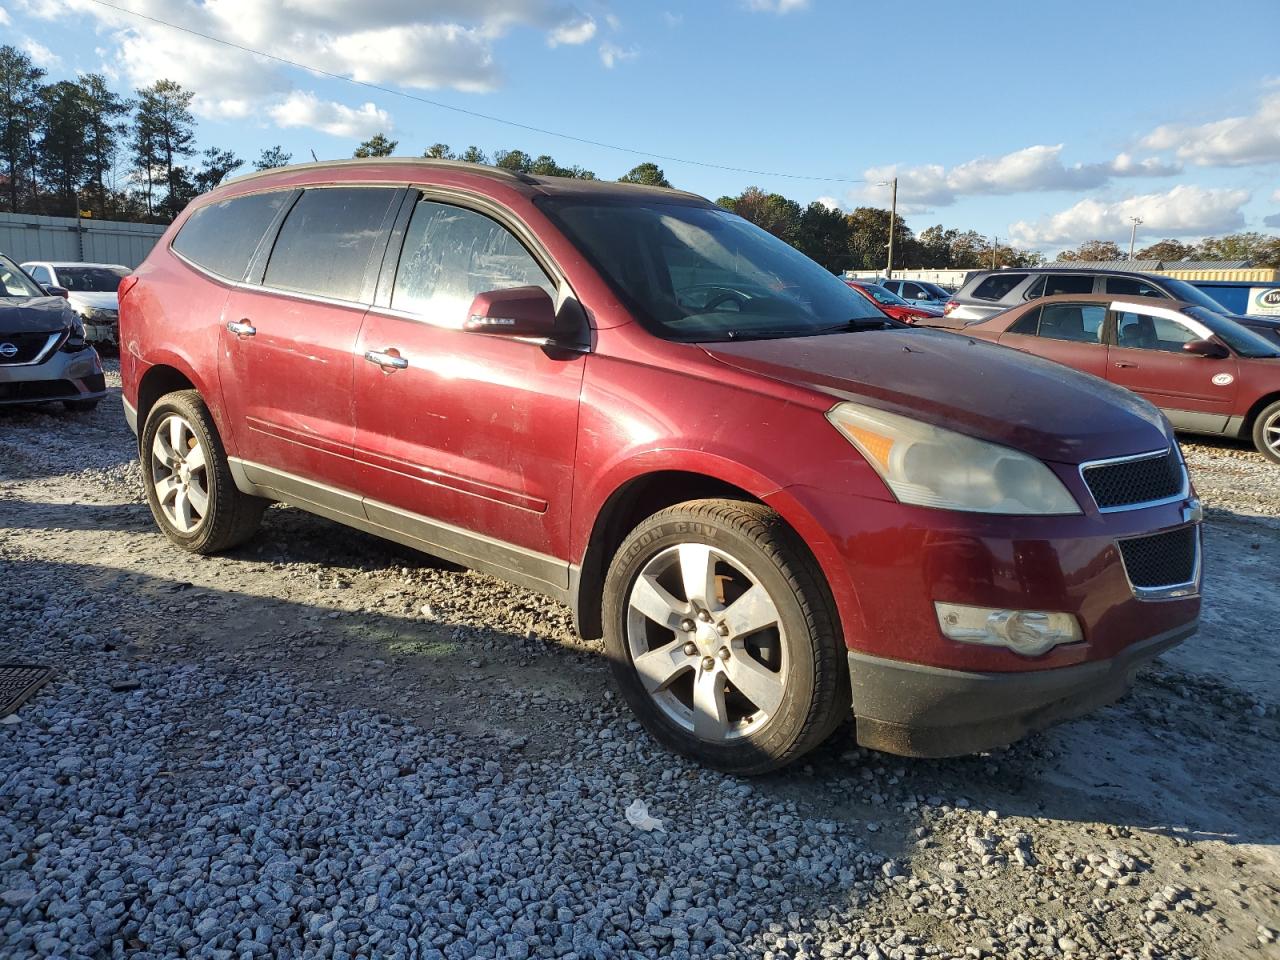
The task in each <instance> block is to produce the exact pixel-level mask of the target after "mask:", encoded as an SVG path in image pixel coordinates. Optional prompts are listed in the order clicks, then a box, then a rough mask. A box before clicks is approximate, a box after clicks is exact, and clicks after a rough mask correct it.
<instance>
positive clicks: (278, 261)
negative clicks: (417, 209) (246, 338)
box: [262, 187, 400, 301]
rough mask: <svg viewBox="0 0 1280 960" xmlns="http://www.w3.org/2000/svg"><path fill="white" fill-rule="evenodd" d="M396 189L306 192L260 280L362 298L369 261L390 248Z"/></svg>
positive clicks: (282, 287)
mask: <svg viewBox="0 0 1280 960" xmlns="http://www.w3.org/2000/svg"><path fill="white" fill-rule="evenodd" d="M399 193H400V191H399V189H398V188H390V189H387V188H382V187H325V188H320V189H315V190H308V191H306V192H305V193H303V195H302V198H301V199H300V200H298V202H297V203H296V204H295V205H294V207H293V209H292V210H290V211H289V216H288V217H286V218H285V221H284V224H283V225H282V226H281V227H280V235H279V236H278V237H277V238H276V243H275V247H274V248H273V249H272V251H271V259H270V261H268V263H267V272H266V274H265V275H264V276H263V278H262V282H263V283H264V284H266V285H267V286H268V287H275V288H277V289H279V290H292V291H295V292H297V293H311V294H315V295H317V296H322V297H332V298H333V299H335V300H353V301H355V300H360V299H361V296H362V293H363V288H364V278H365V274H366V272H367V271H368V267H369V260H370V258H371V257H372V256H373V254H374V252H375V250H376V251H377V252H378V253H379V254H380V253H381V252H382V251H383V250H384V249H385V248H386V239H387V234H388V233H389V227H387V228H385V229H384V221H385V220H386V218H387V211H388V210H389V209H390V207H391V202H392V201H393V200H394V199H395V198H396V196H397V195H398V194H399Z"/></svg>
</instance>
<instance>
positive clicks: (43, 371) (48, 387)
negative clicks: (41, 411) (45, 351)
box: [0, 347, 107, 406]
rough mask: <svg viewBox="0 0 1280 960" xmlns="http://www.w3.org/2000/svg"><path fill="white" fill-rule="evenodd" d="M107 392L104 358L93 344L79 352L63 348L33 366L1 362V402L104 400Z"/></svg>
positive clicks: (0, 404)
mask: <svg viewBox="0 0 1280 960" xmlns="http://www.w3.org/2000/svg"><path fill="white" fill-rule="evenodd" d="M106 395H107V385H106V377H105V375H104V374H103V372H102V361H101V360H100V359H99V357H98V353H97V351H96V350H94V349H93V348H92V347H89V348H87V349H85V350H79V351H76V352H75V353H65V352H63V351H61V350H59V351H56V352H54V353H53V355H52V356H50V357H49V358H48V359H47V360H45V361H44V362H43V363H38V364H35V365H33V366H17V365H15V366H6V365H4V364H0V406H5V405H15V404H28V403H54V402H57V401H61V400H101V399H102V398H103V397H105V396H106Z"/></svg>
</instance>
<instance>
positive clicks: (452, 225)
mask: <svg viewBox="0 0 1280 960" xmlns="http://www.w3.org/2000/svg"><path fill="white" fill-rule="evenodd" d="M528 286H534V287H541V288H542V289H543V290H546V291H547V293H548V294H549V295H550V296H551V297H552V298H553V299H554V297H555V295H556V288H555V285H554V284H553V283H552V282H551V281H550V280H549V279H548V278H547V275H546V274H545V273H544V272H543V270H542V268H541V267H540V266H538V263H537V261H536V260H534V259H533V256H532V255H531V254H530V253H529V251H528V250H526V249H525V248H524V246H523V245H522V244H521V243H520V241H519V240H517V239H516V238H515V237H514V236H513V235H512V234H511V232H510V231H509V230H507V229H506V228H505V227H504V226H502V224H500V223H498V222H497V221H496V220H492V219H490V218H489V217H486V216H484V215H483V214H480V213H475V212H474V211H471V210H466V209H463V208H462V207H455V206H451V205H449V204H446V203H437V202H436V201H434V200H419V201H418V205H417V206H416V207H415V208H414V211H413V217H412V218H411V219H410V220H409V229H408V231H407V232H406V234H405V238H404V249H403V250H402V251H401V253H400V265H399V267H398V268H397V269H396V281H395V286H394V287H393V288H392V291H391V307H392V309H394V310H405V311H409V312H412V313H415V314H418V315H420V316H421V317H422V318H423V319H425V320H426V321H428V322H429V323H434V324H438V325H440V326H445V327H461V326H462V324H463V323H464V322H465V321H466V319H467V311H468V309H469V308H470V306H471V302H472V301H473V300H474V299H475V298H476V295H477V294H481V293H484V292H486V291H488V290H504V289H507V288H509V287H528Z"/></svg>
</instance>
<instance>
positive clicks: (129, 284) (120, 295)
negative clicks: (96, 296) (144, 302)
mask: <svg viewBox="0 0 1280 960" xmlns="http://www.w3.org/2000/svg"><path fill="white" fill-rule="evenodd" d="M137 282H138V278H137V276H136V275H134V274H132V273H131V274H129V276H127V277H125V278H124V279H123V280H121V281H120V286H118V287H116V299H117V300H123V299H124V298H125V295H126V294H128V292H129V291H130V290H132V289H133V288H134V285H135V284H137Z"/></svg>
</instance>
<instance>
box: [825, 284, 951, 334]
mask: <svg viewBox="0 0 1280 960" xmlns="http://www.w3.org/2000/svg"><path fill="white" fill-rule="evenodd" d="M845 283H847V284H848V285H849V286H851V287H853V289H855V290H857V291H858V292H859V293H860V294H862V295H863V296H864V297H866V298H867V299H868V300H870V301H871V302H872V303H874V304H875V305H876V306H877V307H878V308H879V309H880V311H881V312H882V313H886V314H888V315H889V316H891V317H893V319H895V320H901V321H902V322H903V323H916V322H917V321H919V320H925V319H930V320H931V319H933V318H934V317H939V316H941V315H942V314H941V313H940V312H939V311H937V310H930V309H928V308H927V307H917V306H915V305H914V304H910V303H907V301H905V300H903V299H902V298H901V297H900V296H898V295H897V294H896V293H893V292H891V291H889V290H886V289H885V288H884V287H882V286H880V284H878V283H871V282H870V281H867V280H846V281H845Z"/></svg>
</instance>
